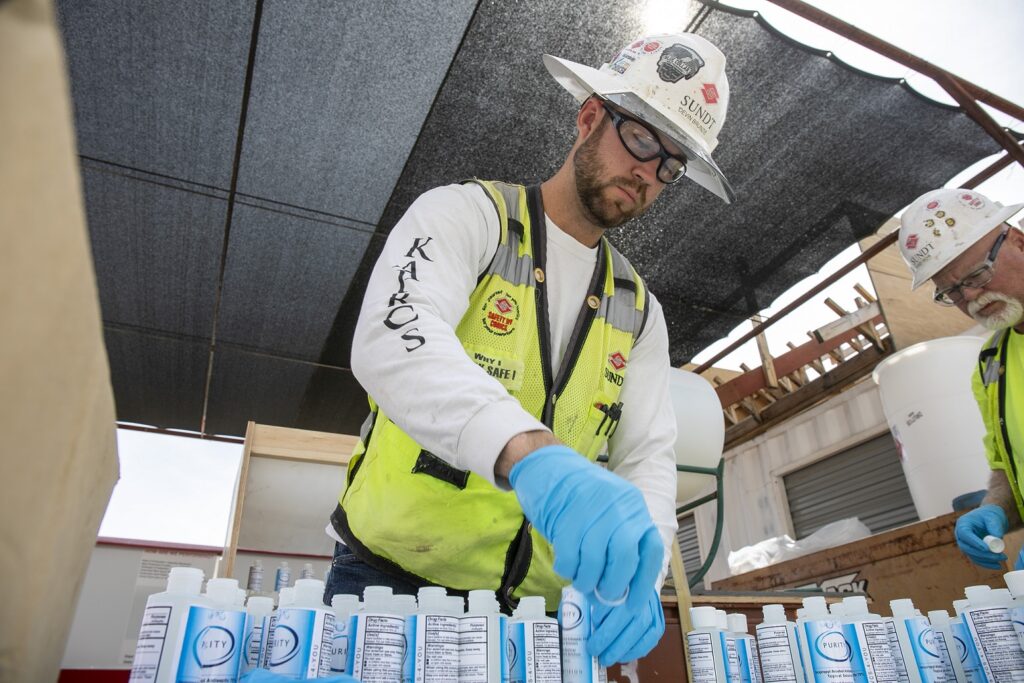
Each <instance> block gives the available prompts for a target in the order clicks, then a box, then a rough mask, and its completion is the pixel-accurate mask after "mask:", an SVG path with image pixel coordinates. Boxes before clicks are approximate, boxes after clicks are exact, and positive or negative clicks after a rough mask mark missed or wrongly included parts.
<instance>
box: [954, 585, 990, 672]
mask: <svg viewBox="0 0 1024 683" xmlns="http://www.w3.org/2000/svg"><path fill="white" fill-rule="evenodd" d="M967 606H968V602H967V600H954V601H953V609H954V610H955V611H956V618H955V619H950V620H949V629H950V631H951V632H952V633H953V641H954V643H955V645H956V647H957V650H958V651H961V648H962V652H961V654H960V664H961V665H962V666H963V670H964V678H966V679H967V683H988V682H987V680H986V678H985V670H984V669H982V667H981V658H980V657H978V649H977V648H976V647H975V646H974V639H973V638H971V634H970V632H969V631H968V630H967V624H965V623H964V618H963V613H964V610H965V609H967Z"/></svg>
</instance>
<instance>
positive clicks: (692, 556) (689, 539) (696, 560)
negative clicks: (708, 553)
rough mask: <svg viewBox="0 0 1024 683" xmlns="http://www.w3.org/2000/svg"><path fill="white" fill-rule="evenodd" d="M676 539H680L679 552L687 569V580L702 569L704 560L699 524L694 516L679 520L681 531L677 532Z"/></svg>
mask: <svg viewBox="0 0 1024 683" xmlns="http://www.w3.org/2000/svg"><path fill="white" fill-rule="evenodd" d="M676 538H678V539H679V550H680V552H681V553H682V556H683V567H685V568H686V578H687V579H689V578H691V577H692V576H693V575H694V574H696V573H697V571H698V570H699V569H700V566H701V563H702V562H703V560H701V558H700V544H699V543H698V542H697V524H696V523H695V521H694V519H693V515H692V514H689V515H683V516H682V517H680V518H679V529H678V530H677V531H676Z"/></svg>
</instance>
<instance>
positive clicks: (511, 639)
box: [506, 596, 562, 683]
mask: <svg viewBox="0 0 1024 683" xmlns="http://www.w3.org/2000/svg"><path fill="white" fill-rule="evenodd" d="M507 634H508V650H507V657H506V658H507V664H508V670H509V681H511V683H561V681H562V654H561V652H560V651H559V641H558V620H557V619H552V618H551V617H548V616H546V615H545V614H544V597H543V596H529V597H524V598H522V599H520V600H519V606H518V607H517V608H516V610H515V611H514V612H513V613H512V618H511V619H509V621H508V625H507Z"/></svg>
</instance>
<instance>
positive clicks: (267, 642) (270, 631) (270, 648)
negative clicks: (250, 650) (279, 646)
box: [260, 612, 277, 669]
mask: <svg viewBox="0 0 1024 683" xmlns="http://www.w3.org/2000/svg"><path fill="white" fill-rule="evenodd" d="M276 625H277V613H276V612H275V613H274V614H271V615H270V620H269V621H267V629H266V632H265V633H264V634H263V642H264V645H263V656H262V657H261V658H260V668H263V669H269V668H270V658H271V657H272V656H273V652H274V626H276Z"/></svg>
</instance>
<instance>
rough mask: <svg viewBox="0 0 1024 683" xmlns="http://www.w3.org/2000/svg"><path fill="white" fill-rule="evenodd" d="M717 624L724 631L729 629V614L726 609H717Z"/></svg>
mask: <svg viewBox="0 0 1024 683" xmlns="http://www.w3.org/2000/svg"><path fill="white" fill-rule="evenodd" d="M715 626H716V627H717V628H719V629H721V630H723V631H728V630H729V616H728V615H727V614H726V613H725V610H724V609H716V610H715Z"/></svg>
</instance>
